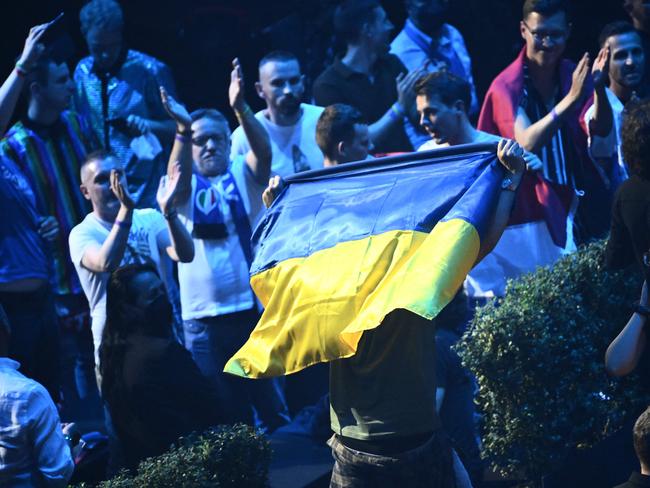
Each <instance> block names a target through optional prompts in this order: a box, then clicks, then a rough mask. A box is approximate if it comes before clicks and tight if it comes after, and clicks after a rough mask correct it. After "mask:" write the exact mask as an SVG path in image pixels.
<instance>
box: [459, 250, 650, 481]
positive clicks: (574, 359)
mask: <svg viewBox="0 0 650 488" xmlns="http://www.w3.org/2000/svg"><path fill="white" fill-rule="evenodd" d="M604 248H605V243H604V242H596V243H593V244H591V245H589V246H587V247H584V248H581V249H580V250H579V251H578V252H576V253H574V254H572V255H570V256H567V257H565V258H563V259H562V260H560V261H559V262H557V263H556V264H555V266H553V267H552V268H539V269H538V270H537V271H536V272H534V273H532V274H529V275H526V276H523V277H521V278H520V279H518V280H516V281H513V282H510V283H509V284H508V287H507V291H506V296H505V298H503V299H500V300H499V301H498V303H495V302H494V301H493V302H491V303H489V304H488V305H486V306H485V307H483V308H481V309H479V310H478V312H477V314H476V316H475V318H474V320H473V322H472V324H471V325H470V328H469V330H468V331H467V333H466V334H465V336H464V337H463V338H462V340H461V341H460V342H459V344H458V346H457V349H458V352H459V354H460V356H461V358H462V360H463V363H464V364H465V365H466V366H467V367H468V368H469V369H470V370H471V371H473V373H474V374H475V375H476V377H477V380H478V384H479V393H478V398H477V403H478V406H479V409H480V410H481V411H482V413H483V419H484V435H483V443H484V448H485V455H486V457H488V458H489V459H490V460H491V462H492V463H493V464H494V465H495V467H496V468H497V469H498V470H499V471H501V472H502V473H504V474H515V473H520V472H521V471H522V470H523V471H524V472H525V473H526V474H527V476H528V477H529V478H538V477H539V476H541V475H542V474H545V473H548V472H550V471H551V470H552V469H553V468H554V467H556V466H557V463H558V462H559V461H561V460H562V459H563V458H564V457H565V456H566V454H567V452H568V451H569V450H571V449H574V448H578V449H579V448H583V447H587V446H590V445H593V444H594V443H596V442H597V441H599V440H601V439H603V438H604V437H606V436H607V435H608V434H609V433H611V432H613V431H615V430H616V429H617V428H618V427H619V426H620V425H621V423H622V420H623V417H624V416H625V415H626V414H627V413H628V412H631V411H634V410H636V409H637V408H638V407H640V406H643V405H645V404H647V398H646V395H645V393H644V391H643V388H642V387H641V386H640V385H639V381H638V377H636V375H630V376H628V377H626V378H623V379H620V380H614V379H611V378H609V377H608V376H607V374H606V372H605V366H604V357H605V351H606V349H607V346H608V345H609V343H610V342H611V340H612V339H613V338H614V337H616V335H617V334H618V332H619V331H620V330H621V329H622V328H623V326H624V325H625V323H626V322H627V320H628V319H629V317H630V311H631V309H630V304H631V303H632V302H633V301H634V300H638V297H639V295H640V291H641V281H640V279H639V278H638V277H636V276H634V275H633V274H632V273H629V272H627V273H625V272H611V271H608V270H606V269H605V268H604Z"/></svg>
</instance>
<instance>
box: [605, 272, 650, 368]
mask: <svg viewBox="0 0 650 488" xmlns="http://www.w3.org/2000/svg"><path fill="white" fill-rule="evenodd" d="M639 303H641V304H642V305H645V306H647V305H648V285H647V283H643V289H642V291H641V300H640V302H639ZM646 320H647V319H646V317H644V316H642V315H639V314H637V313H634V314H632V316H631V317H630V320H628V322H627V324H626V325H625V327H623V330H622V331H621V332H620V334H618V335H617V336H616V339H614V340H613V341H612V343H611V344H610V345H609V347H608V348H607V352H606V353H605V368H606V369H607V372H608V373H609V374H610V375H612V376H625V375H627V374H630V373H631V372H632V371H634V369H635V368H636V366H637V364H639V359H641V355H642V354H643V351H644V349H645V341H646V334H645V331H644V326H645V323H646Z"/></svg>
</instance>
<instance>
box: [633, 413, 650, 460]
mask: <svg viewBox="0 0 650 488" xmlns="http://www.w3.org/2000/svg"><path fill="white" fill-rule="evenodd" d="M632 436H633V438H634V450H635V451H636V455H637V457H638V458H639V461H641V463H643V464H644V465H645V466H650V407H648V408H646V409H645V410H644V412H643V413H642V414H641V415H639V418H638V419H636V422H635V423H634V430H633V431H632Z"/></svg>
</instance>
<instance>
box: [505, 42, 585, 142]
mask: <svg viewBox="0 0 650 488" xmlns="http://www.w3.org/2000/svg"><path fill="white" fill-rule="evenodd" d="M588 73H589V55H588V54H587V53H585V54H584V56H582V59H581V60H580V62H579V63H578V66H576V69H575V70H574V71H573V81H572V83H571V89H570V90H569V93H567V94H566V95H565V97H564V98H563V99H562V100H560V101H559V102H558V104H557V105H556V106H555V107H554V108H553V110H552V111H551V112H549V113H548V114H546V115H545V116H544V117H542V118H541V119H539V120H538V121H537V122H535V123H531V121H530V119H529V118H528V115H526V111H525V110H524V109H523V108H522V107H519V108H518V110H517V116H516V118H515V139H516V140H517V142H518V143H519V144H520V145H521V146H522V147H523V148H524V149H525V150H527V151H531V152H537V151H539V150H540V149H541V148H542V147H544V146H545V145H546V144H547V143H548V142H549V141H550V140H551V138H552V137H553V135H554V134H555V133H556V132H557V131H558V130H559V129H560V127H561V126H562V124H563V123H564V120H566V118H567V117H568V116H569V115H571V114H572V113H573V112H574V111H575V109H576V107H577V105H578V103H579V102H580V100H581V99H582V98H583V96H584V91H585V82H586V80H587V75H588Z"/></svg>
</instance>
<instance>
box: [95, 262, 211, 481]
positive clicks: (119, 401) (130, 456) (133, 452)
mask: <svg viewBox="0 0 650 488" xmlns="http://www.w3.org/2000/svg"><path fill="white" fill-rule="evenodd" d="M172 317H173V315H172V306H171V304H170V302H169V299H168V298H167V293H166V291H165V287H164V285H163V282H162V281H161V280H160V278H159V276H158V273H157V271H156V269H155V268H154V267H153V266H151V265H148V264H135V265H129V266H125V267H123V268H120V269H117V270H116V271H115V272H113V273H112V274H111V277H110V280H109V282H108V287H107V295H106V326H105V328H104V332H103V336H102V344H101V347H100V349H99V357H100V367H99V369H100V373H101V378H102V383H101V390H102V397H103V398H104V400H105V401H106V403H107V405H108V410H109V413H110V417H111V421H112V425H113V428H114V429H115V433H116V434H117V437H118V439H119V440H120V444H121V448H122V451H123V454H124V461H125V464H126V466H127V467H128V468H130V469H133V468H135V467H137V465H138V463H139V462H140V461H141V460H142V459H144V458H146V457H150V456H155V455H158V454H161V453H163V452H164V451H166V450H167V449H168V448H169V447H170V445H171V444H173V443H174V442H175V441H176V440H177V439H178V438H179V437H180V436H182V435H185V434H188V433H190V432H192V431H202V430H204V429H206V428H208V427H210V426H213V425H216V424H218V423H223V418H222V416H221V413H220V412H221V409H220V408H219V405H218V403H217V402H218V400H217V397H216V395H215V392H214V390H213V389H212V387H211V385H210V383H209V382H208V381H207V380H206V379H205V378H204V377H203V376H202V375H201V372H200V371H199V369H198V367H197V366H196V364H194V362H193V360H192V357H191V356H190V354H189V352H187V351H186V350H185V348H183V346H181V345H180V344H179V343H178V342H177V341H176V340H175V338H174V336H173V333H172V320H173V318H172Z"/></svg>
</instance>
